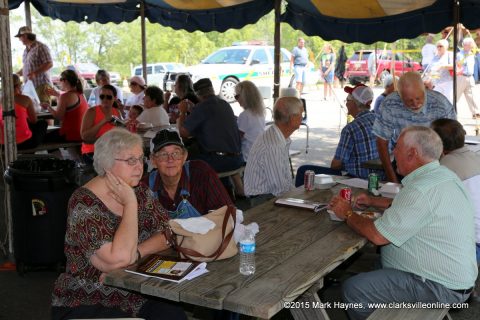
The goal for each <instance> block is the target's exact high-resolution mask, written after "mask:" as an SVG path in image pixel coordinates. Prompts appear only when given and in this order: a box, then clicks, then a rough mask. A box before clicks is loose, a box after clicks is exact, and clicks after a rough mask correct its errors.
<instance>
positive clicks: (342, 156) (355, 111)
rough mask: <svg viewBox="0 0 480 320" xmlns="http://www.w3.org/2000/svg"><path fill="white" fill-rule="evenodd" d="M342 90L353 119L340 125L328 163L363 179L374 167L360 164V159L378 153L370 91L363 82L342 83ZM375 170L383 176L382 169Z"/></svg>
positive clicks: (368, 158)
mask: <svg viewBox="0 0 480 320" xmlns="http://www.w3.org/2000/svg"><path fill="white" fill-rule="evenodd" d="M344 91H345V92H346V93H348V96H347V99H346V105H347V109H348V114H349V115H351V116H352V117H353V118H354V120H353V121H352V122H350V123H349V124H347V125H346V126H345V127H344V128H343V129H342V133H341V135H340V141H339V143H338V147H337V150H336V152H335V156H334V158H333V160H332V163H331V165H330V166H331V168H332V169H336V170H343V171H347V173H348V174H349V175H351V176H354V177H359V178H363V179H366V178H368V175H369V173H371V172H374V171H372V170H369V169H365V168H362V163H363V162H365V161H368V160H373V159H378V157H379V156H378V151H377V144H376V137H375V135H374V134H373V133H372V127H373V123H374V121H375V114H374V113H373V112H371V111H370V104H371V103H372V101H373V91H372V89H371V88H370V87H368V86H366V85H364V84H359V85H356V86H355V87H345V88H344ZM376 173H378V174H379V175H380V178H382V174H381V172H376Z"/></svg>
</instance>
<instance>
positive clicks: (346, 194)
mask: <svg viewBox="0 0 480 320" xmlns="http://www.w3.org/2000/svg"><path fill="white" fill-rule="evenodd" d="M340 197H342V198H343V199H345V200H347V201H349V202H350V201H352V189H350V188H348V187H347V188H342V189H340Z"/></svg>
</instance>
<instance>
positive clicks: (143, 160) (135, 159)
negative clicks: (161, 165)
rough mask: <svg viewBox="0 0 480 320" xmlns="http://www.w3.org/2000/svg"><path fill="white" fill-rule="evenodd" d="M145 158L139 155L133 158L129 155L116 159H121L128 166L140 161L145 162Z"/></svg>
mask: <svg viewBox="0 0 480 320" xmlns="http://www.w3.org/2000/svg"><path fill="white" fill-rule="evenodd" d="M146 159H147V158H146V157H145V156H141V157H138V158H135V157H130V158H128V159H116V158H115V160H117V161H123V162H126V163H127V164H128V165H129V166H132V167H133V166H134V165H136V164H137V162H140V164H143V163H144V162H145V160H146Z"/></svg>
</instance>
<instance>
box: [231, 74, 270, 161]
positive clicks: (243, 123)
mask: <svg viewBox="0 0 480 320" xmlns="http://www.w3.org/2000/svg"><path fill="white" fill-rule="evenodd" d="M235 99H236V100H237V101H238V103H239V104H240V106H241V107H242V108H244V109H245V110H244V111H243V112H242V113H240V115H239V116H238V129H239V130H240V137H241V139H242V154H243V159H244V160H245V161H248V154H249V153H250V148H251V147H252V145H253V142H255V139H257V136H258V135H259V134H260V133H262V132H263V131H264V130H265V105H264V104H263V97H262V95H261V94H260V91H259V90H258V88H257V87H256V86H255V84H254V83H253V82H251V81H248V80H247V81H242V82H240V83H238V84H237V86H236V87H235Z"/></svg>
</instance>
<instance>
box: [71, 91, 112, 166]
mask: <svg viewBox="0 0 480 320" xmlns="http://www.w3.org/2000/svg"><path fill="white" fill-rule="evenodd" d="M99 97H100V105H98V106H94V107H92V108H90V109H88V110H87V112H85V115H84V117H83V121H82V126H81V130H80V132H81V135H82V140H83V144H82V156H83V159H84V161H85V162H86V163H88V164H91V163H92V162H93V153H94V151H95V146H94V143H95V141H96V140H97V139H98V138H100V137H101V136H102V135H104V134H105V133H107V132H108V131H110V130H112V129H113V128H115V120H116V119H118V118H119V117H120V112H119V111H118V109H117V108H115V107H114V103H115V100H116V97H117V90H116V89H115V87H113V86H112V85H110V84H107V85H104V86H103V87H102V88H101V89H100V95H99Z"/></svg>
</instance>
